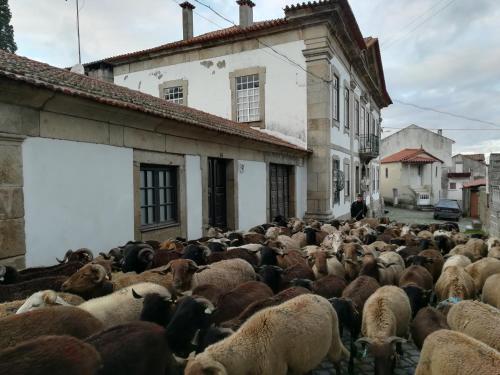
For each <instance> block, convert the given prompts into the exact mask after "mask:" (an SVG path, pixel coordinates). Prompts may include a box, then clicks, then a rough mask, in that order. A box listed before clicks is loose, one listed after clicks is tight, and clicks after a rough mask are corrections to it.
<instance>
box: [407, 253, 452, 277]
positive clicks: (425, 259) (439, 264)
mask: <svg viewBox="0 0 500 375" xmlns="http://www.w3.org/2000/svg"><path fill="white" fill-rule="evenodd" d="M408 261H409V262H410V263H412V264H414V265H416V266H423V267H425V268H427V270H428V271H429V272H430V273H431V275H432V279H433V281H434V282H436V281H437V280H438V279H439V276H440V275H441V271H442V270H443V265H444V257H443V256H442V255H441V253H440V252H439V251H437V250H433V249H428V250H423V251H421V252H420V253H418V255H417V256H414V257H413V258H412V259H408Z"/></svg>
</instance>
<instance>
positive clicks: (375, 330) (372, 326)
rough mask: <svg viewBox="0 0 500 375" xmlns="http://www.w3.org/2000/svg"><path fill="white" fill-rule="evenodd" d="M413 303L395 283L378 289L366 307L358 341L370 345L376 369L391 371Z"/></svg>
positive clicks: (406, 334) (408, 322)
mask: <svg viewBox="0 0 500 375" xmlns="http://www.w3.org/2000/svg"><path fill="white" fill-rule="evenodd" d="M410 321H411V306H410V301H409V299H408V296H407V295H406V293H405V292H404V291H403V290H402V289H400V288H398V287H396V286H392V285H389V286H383V287H381V288H379V289H377V290H376V291H375V292H374V293H373V294H372V295H371V296H370V297H369V298H368V300H367V301H366V303H365V306H364V308H363V319H362V323H361V331H362V333H363V335H364V337H362V338H360V339H358V341H357V342H359V343H361V344H362V345H363V346H365V347H366V346H367V345H368V346H369V349H370V352H371V353H372V355H373V357H374V358H375V373H377V374H390V373H392V371H393V370H394V366H395V359H396V356H395V352H397V353H399V354H401V352H402V344H403V343H404V342H405V341H406V340H404V339H403V338H402V337H408V333H409V325H410Z"/></svg>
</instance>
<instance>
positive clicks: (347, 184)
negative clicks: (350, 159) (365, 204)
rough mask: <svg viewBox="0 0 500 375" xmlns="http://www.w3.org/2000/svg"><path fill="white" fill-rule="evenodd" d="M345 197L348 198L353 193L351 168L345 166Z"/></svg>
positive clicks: (347, 165)
mask: <svg viewBox="0 0 500 375" xmlns="http://www.w3.org/2000/svg"><path fill="white" fill-rule="evenodd" d="M344 184H345V185H344V197H348V196H349V195H350V193H351V166H350V165H349V164H344Z"/></svg>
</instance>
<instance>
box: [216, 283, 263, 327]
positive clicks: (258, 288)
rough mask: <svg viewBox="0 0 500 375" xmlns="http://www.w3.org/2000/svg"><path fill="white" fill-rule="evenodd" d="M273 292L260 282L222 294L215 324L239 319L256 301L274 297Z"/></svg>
mask: <svg viewBox="0 0 500 375" xmlns="http://www.w3.org/2000/svg"><path fill="white" fill-rule="evenodd" d="M272 295H273V291H272V290H271V288H269V287H268V286H267V285H266V284H264V283H261V282H259V281H248V282H246V283H243V284H241V285H238V286H237V287H236V288H234V289H233V290H231V291H229V292H227V293H224V294H222V295H221V296H220V297H219V299H218V301H217V304H216V306H217V310H216V311H215V312H214V315H213V322H214V323H215V324H220V323H222V322H225V321H227V320H230V319H232V318H235V317H237V316H238V315H239V314H240V313H241V312H242V311H243V310H245V308H246V307H247V306H248V305H250V304H251V303H252V302H254V301H256V300H260V299H263V298H268V297H272Z"/></svg>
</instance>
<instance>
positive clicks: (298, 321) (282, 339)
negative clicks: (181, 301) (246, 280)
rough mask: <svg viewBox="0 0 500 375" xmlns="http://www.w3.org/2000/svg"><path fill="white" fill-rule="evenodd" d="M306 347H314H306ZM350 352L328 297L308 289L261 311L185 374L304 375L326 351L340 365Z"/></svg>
mask: <svg viewBox="0 0 500 375" xmlns="http://www.w3.org/2000/svg"><path fill="white" fill-rule="evenodd" d="M283 316H286V317H287V319H283ZM304 347H305V348H307V347H310V348H314V350H312V351H310V350H308V351H305V352H304V350H303V348H304ZM348 355H349V352H348V351H347V349H346V348H345V347H344V345H343V344H342V341H341V340H340V336H339V331H338V322H337V314H336V313H335V310H334V309H333V307H332V306H331V305H330V303H329V302H328V301H327V300H326V299H324V298H323V297H320V296H315V295H307V294H306V295H302V296H299V297H296V298H293V299H291V300H289V301H287V302H285V303H283V304H281V305H279V306H274V307H270V308H267V309H265V310H262V311H260V312H258V313H257V314H255V315H254V316H253V317H252V318H250V319H249V320H248V321H247V322H245V323H244V324H243V326H241V328H240V329H239V330H238V331H237V332H235V333H234V334H233V335H231V336H229V337H228V338H226V339H224V340H222V341H220V342H218V343H216V344H214V345H211V346H209V347H208V348H207V349H205V351H204V352H203V353H200V354H198V355H196V356H195V357H194V358H193V359H190V360H189V361H188V364H187V367H186V370H185V374H186V375H194V374H199V373H208V372H209V371H212V372H213V373H219V374H226V373H227V374H244V373H253V374H276V375H281V374H282V375H285V374H287V373H294V374H303V373H307V372H309V371H311V370H313V369H314V368H315V367H317V366H318V365H319V363H320V362H321V361H322V360H323V358H324V357H325V356H328V358H329V359H330V360H331V361H332V362H333V363H334V364H335V365H336V366H337V368H339V366H340V361H341V360H342V359H347V357H348Z"/></svg>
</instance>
